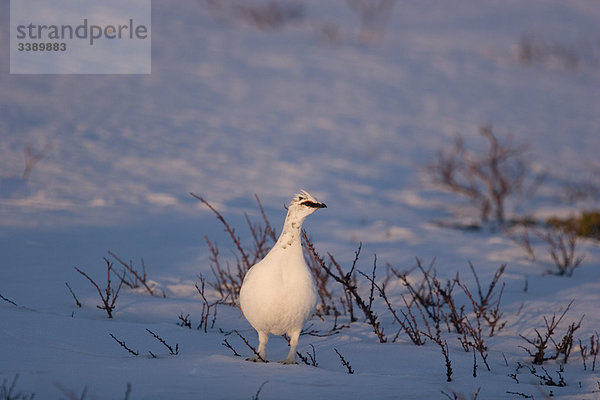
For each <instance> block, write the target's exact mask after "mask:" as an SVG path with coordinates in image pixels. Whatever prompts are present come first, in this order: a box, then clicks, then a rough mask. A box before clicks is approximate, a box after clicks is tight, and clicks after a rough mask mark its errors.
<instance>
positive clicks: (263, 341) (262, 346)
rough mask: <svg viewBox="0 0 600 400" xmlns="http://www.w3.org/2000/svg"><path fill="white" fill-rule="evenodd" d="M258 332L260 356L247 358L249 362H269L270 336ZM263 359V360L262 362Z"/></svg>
mask: <svg viewBox="0 0 600 400" xmlns="http://www.w3.org/2000/svg"><path fill="white" fill-rule="evenodd" d="M257 332H258V351H257V353H258V355H259V356H260V357H259V356H257V355H256V354H255V355H254V356H252V357H249V358H247V359H246V360H248V361H253V362H258V361H260V362H268V361H267V350H266V347H267V342H268V341H269V334H268V333H265V332H262V331H257ZM261 358H262V360H261Z"/></svg>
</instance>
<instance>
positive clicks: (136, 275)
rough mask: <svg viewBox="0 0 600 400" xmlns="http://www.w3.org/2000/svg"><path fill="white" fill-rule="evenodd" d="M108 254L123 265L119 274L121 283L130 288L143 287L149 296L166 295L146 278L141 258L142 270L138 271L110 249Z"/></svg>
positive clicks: (144, 266)
mask: <svg viewBox="0 0 600 400" xmlns="http://www.w3.org/2000/svg"><path fill="white" fill-rule="evenodd" d="M108 254H109V255H110V256H111V257H113V258H114V259H115V260H117V262H118V263H119V264H121V266H123V268H124V272H123V275H122V276H121V279H122V281H123V284H125V286H128V287H130V288H132V289H137V288H140V287H143V288H144V290H145V291H146V292H147V293H148V294H149V295H150V296H156V295H158V294H160V295H161V296H162V297H166V294H165V292H164V291H163V290H160V289H157V288H156V285H155V284H154V283H152V282H151V281H149V280H148V276H147V275H146V264H145V263H144V259H143V258H142V260H141V264H142V270H141V271H138V270H136V269H135V268H134V267H133V262H132V261H129V263H126V262H125V261H123V260H122V259H120V258H119V257H118V256H117V255H116V254H115V253H113V252H112V251H109V252H108ZM128 274H129V275H128Z"/></svg>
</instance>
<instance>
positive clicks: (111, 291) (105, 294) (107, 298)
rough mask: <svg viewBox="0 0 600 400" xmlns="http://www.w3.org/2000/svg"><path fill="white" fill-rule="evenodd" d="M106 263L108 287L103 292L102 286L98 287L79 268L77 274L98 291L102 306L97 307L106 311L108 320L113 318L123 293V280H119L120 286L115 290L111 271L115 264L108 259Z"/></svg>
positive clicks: (105, 259)
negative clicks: (116, 305)
mask: <svg viewBox="0 0 600 400" xmlns="http://www.w3.org/2000/svg"><path fill="white" fill-rule="evenodd" d="M104 261H105V263H106V286H105V287H104V289H103V290H102V289H100V286H98V284H97V283H96V281H94V280H93V279H92V278H90V276H89V275H88V274H86V273H85V272H83V271H82V270H80V269H79V268H77V267H75V270H76V271H77V272H79V273H80V274H81V275H83V276H84V277H85V278H86V279H87V280H88V281H89V282H90V283H91V284H92V285H93V286H94V287H95V288H96V290H97V291H98V295H99V296H100V301H101V302H102V304H101V305H97V306H96V307H98V308H99V309H100V310H104V311H106V314H107V315H108V318H112V317H113V311H114V309H115V304H116V302H117V298H118V297H119V292H120V291H121V287H122V286H123V279H120V280H119V286H117V288H116V289H115V288H114V287H113V286H112V282H111V277H110V275H111V271H112V269H113V263H112V262H110V260H109V259H107V258H104Z"/></svg>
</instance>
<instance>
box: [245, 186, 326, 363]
mask: <svg viewBox="0 0 600 400" xmlns="http://www.w3.org/2000/svg"><path fill="white" fill-rule="evenodd" d="M325 207H327V206H326V205H325V204H323V203H321V202H319V201H317V200H316V199H315V198H314V197H313V196H311V195H310V194H309V193H307V192H305V191H304V190H303V191H302V192H301V193H299V194H297V195H296V196H294V198H293V200H292V202H291V203H290V205H289V207H288V212H287V216H286V217H285V222H284V223H283V230H282V231H281V236H279V239H278V240H277V243H275V245H274V246H273V248H272V249H271V251H269V253H268V254H267V255H266V256H265V258H263V259H262V260H261V261H259V262H258V263H256V264H254V265H253V266H252V267H251V268H250V269H249V270H248V272H247V273H246V276H245V277H244V282H243V283H242V288H241V289H240V304H241V306H242V312H243V313H244V316H245V317H246V319H247V320H248V322H250V325H252V327H253V328H254V329H256V332H258V341H259V345H258V354H259V355H260V358H259V357H258V356H254V357H251V358H249V359H248V360H250V361H261V360H260V359H261V358H262V360H264V361H267V353H266V350H265V347H266V345H267V341H268V340H269V334H273V335H283V334H284V333H285V334H287V335H288V337H289V338H290V352H289V354H288V356H287V358H286V359H285V360H282V361H280V362H281V363H282V364H297V362H296V346H297V345H298V337H299V336H300V332H301V331H302V326H303V325H304V322H306V320H308V319H309V318H310V317H311V316H312V313H313V311H314V308H315V304H316V302H317V289H316V287H315V282H314V279H313V276H312V274H311V272H310V270H309V268H308V266H307V265H306V261H304V254H303V253H302V243H301V239H300V234H301V229H302V222H304V219H305V218H306V217H307V216H309V215H310V214H312V213H313V212H315V211H316V210H317V209H319V208H325Z"/></svg>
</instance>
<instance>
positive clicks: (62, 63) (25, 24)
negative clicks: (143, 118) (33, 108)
mask: <svg viewBox="0 0 600 400" xmlns="http://www.w3.org/2000/svg"><path fill="white" fill-rule="evenodd" d="M151 48H152V46H151V4H150V0H126V1H125V0H102V1H99V0H10V73H11V74H149V73H150V72H151Z"/></svg>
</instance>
